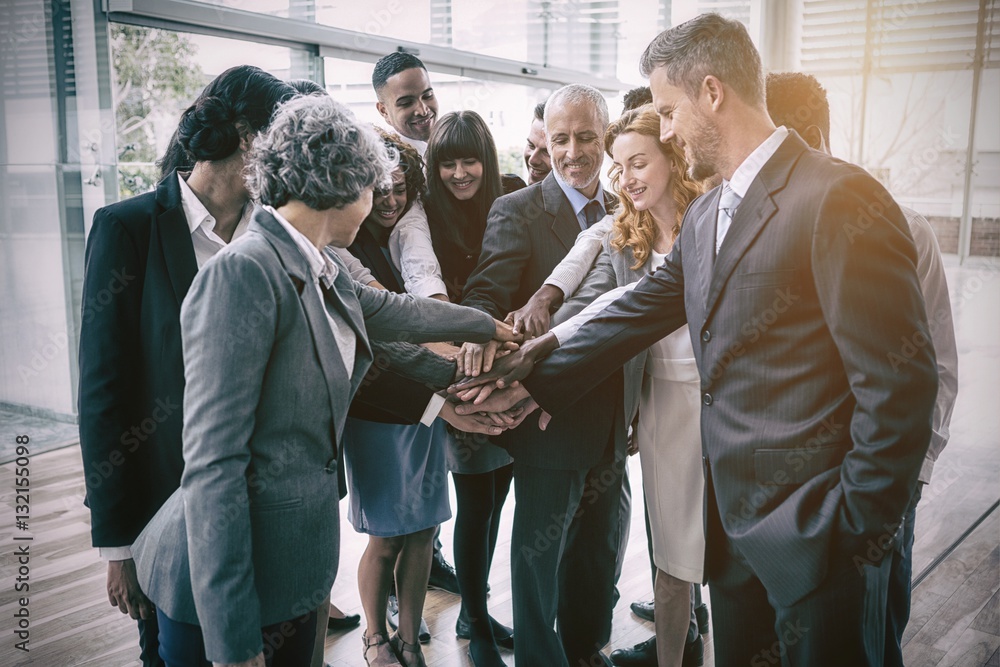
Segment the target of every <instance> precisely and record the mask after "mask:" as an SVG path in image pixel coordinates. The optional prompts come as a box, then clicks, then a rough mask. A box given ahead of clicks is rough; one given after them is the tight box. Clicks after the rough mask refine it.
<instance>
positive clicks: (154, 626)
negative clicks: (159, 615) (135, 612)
mask: <svg viewBox="0 0 1000 667" xmlns="http://www.w3.org/2000/svg"><path fill="white" fill-rule="evenodd" d="M136 623H137V624H138V626H139V651H140V654H139V659H140V660H141V661H142V667H163V660H162V659H161V658H160V641H159V634H160V626H159V624H158V623H157V622H156V616H155V615H154V616H151V617H150V618H148V619H146V620H145V621H144V620H142V619H141V618H140V619H139V620H137V621H136Z"/></svg>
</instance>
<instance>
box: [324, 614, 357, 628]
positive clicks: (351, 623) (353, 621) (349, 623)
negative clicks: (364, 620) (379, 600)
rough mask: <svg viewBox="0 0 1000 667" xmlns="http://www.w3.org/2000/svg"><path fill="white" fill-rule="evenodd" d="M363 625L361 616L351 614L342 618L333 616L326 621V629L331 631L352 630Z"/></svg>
mask: <svg viewBox="0 0 1000 667" xmlns="http://www.w3.org/2000/svg"><path fill="white" fill-rule="evenodd" d="M359 625H361V614H350V615H348V616H343V617H341V618H334V617H333V616H331V617H330V618H328V619H327V621H326V627H328V628H329V629H331V630H350V629H351V628H356V627H358V626H359Z"/></svg>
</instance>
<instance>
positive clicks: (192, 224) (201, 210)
mask: <svg viewBox="0 0 1000 667" xmlns="http://www.w3.org/2000/svg"><path fill="white" fill-rule="evenodd" d="M190 173H191V172H186V173H185V175H190ZM177 181H178V182H179V183H180V188H181V209H182V210H183V211H184V218H185V219H186V220H187V223H188V229H190V230H191V233H192V234H194V233H195V231H196V230H197V229H198V228H199V227H201V228H202V231H204V232H205V233H206V234H208V233H210V232H214V231H215V217H214V216H213V215H212V214H211V213H209V212H208V209H207V208H205V205H204V204H202V203H201V200H200V199H198V195H196V194H195V193H194V190H192V189H191V186H190V185H188V184H187V181H186V180H185V179H184V177H183V176H181V172H177ZM252 213H253V202H250V201H248V202H247V203H246V204H244V205H243V213H241V214H240V221H239V223H237V225H236V229H235V230H234V231H233V240H234V241H235V240H236V239H237V238H238V237H240V236H242V234H243V232H244V231H245V230H246V227H247V224H249V222H250V217H251V214H252Z"/></svg>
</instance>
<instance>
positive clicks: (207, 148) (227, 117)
mask: <svg viewBox="0 0 1000 667" xmlns="http://www.w3.org/2000/svg"><path fill="white" fill-rule="evenodd" d="M177 139H178V141H180V143H181V145H182V146H183V147H184V149H185V150H186V151H187V152H188V154H190V156H191V157H192V158H194V160H195V161H202V160H208V161H211V160H222V159H225V158H227V157H229V156H230V155H232V154H233V153H235V152H236V149H237V148H239V146H240V132H239V130H238V129H237V127H236V113H235V112H234V110H233V108H232V106H231V105H230V104H228V103H227V102H226V101H225V100H222V99H221V98H218V97H206V98H201V99H198V100H196V101H195V103H194V104H192V105H191V106H190V107H188V109H187V111H185V112H184V115H183V116H182V117H181V122H180V125H179V126H178V128H177Z"/></svg>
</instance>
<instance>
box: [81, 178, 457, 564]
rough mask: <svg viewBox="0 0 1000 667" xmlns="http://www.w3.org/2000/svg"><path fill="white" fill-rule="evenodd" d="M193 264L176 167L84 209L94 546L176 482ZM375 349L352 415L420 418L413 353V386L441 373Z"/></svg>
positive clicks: (444, 378) (132, 523) (84, 432)
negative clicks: (185, 314) (184, 328)
mask: <svg viewBox="0 0 1000 667" xmlns="http://www.w3.org/2000/svg"><path fill="white" fill-rule="evenodd" d="M197 270H198V265H197V261H196V260H195V255H194V247H193V246H192V244H191V230H190V228H189V227H188V223H187V220H186V219H185V217H184V210H183V208H182V206H181V193H180V186H179V184H178V183H177V174H176V172H173V173H171V174H170V175H169V176H168V177H166V178H165V179H163V181H161V182H160V183H159V184H158V185H157V188H156V190H155V191H153V192H149V193H146V194H143V195H139V196H137V197H133V198H131V199H128V200H126V201H123V202H119V203H117V204H112V205H110V206H107V207H104V208H102V209H100V210H98V211H97V213H96V214H95V215H94V224H93V227H92V229H91V231H90V235H89V237H88V239H87V250H86V262H85V270H84V284H83V318H82V327H81V330H80V395H79V410H80V446H81V449H82V453H83V467H84V474H85V477H86V484H87V501H86V502H87V505H88V506H89V507H90V512H91V535H92V539H93V544H94V546H98V547H102V546H108V547H111V546H126V545H129V544H131V543H132V542H133V540H135V538H136V536H137V535H138V534H139V531H141V530H142V528H143V526H145V525H146V522H147V521H149V519H150V517H152V516H153V514H154V513H155V512H156V510H157V509H158V508H159V507H160V505H162V504H163V502H164V501H165V500H166V499H167V497H168V496H170V494H171V493H173V491H174V490H175V489H176V488H177V487H178V486H179V485H180V480H181V472H182V471H183V468H184V462H183V459H182V457H181V424H182V421H183V415H182V409H181V403H182V400H183V395H184V363H183V359H182V356H181V338H180V309H181V302H182V301H183V300H184V297H185V296H186V295H187V291H188V288H189V287H190V286H191V281H192V280H193V279H194V276H195V273H196V272H197ZM373 346H374V347H375V354H376V361H377V365H376V366H375V367H374V368H373V369H371V370H370V371H369V373H368V374H367V376H366V378H365V382H363V384H362V389H361V391H360V392H359V393H358V396H357V401H358V402H357V403H356V404H352V414H354V412H353V408H354V406H359V407H358V408H357V409H358V410H359V411H360V412H359V414H360V415H364V414H367V413H366V412H365V410H366V407H365V406H370V405H375V406H378V410H379V411H380V412H384V411H386V410H387V411H389V412H391V414H392V415H394V416H395V417H397V418H398V419H399V420H400V421H403V422H406V423H414V422H416V421H418V420H419V419H420V416H421V415H422V413H423V410H424V408H425V407H426V404H427V401H426V400H424V401H423V403H422V404H421V403H420V401H419V397H417V398H414V397H413V392H410V391H409V390H408V389H409V388H411V387H412V386H414V385H413V383H412V382H411V381H410V380H409V379H407V375H408V374H409V375H413V374H414V371H416V370H417V369H415V368H414V365H415V364H418V359H419V360H420V362H419V363H420V364H422V365H420V367H419V372H416V375H417V379H416V380H414V381H415V382H416V385H415V386H417V387H419V386H421V385H422V383H423V382H429V383H430V384H431V385H432V386H435V387H436V388H441V387H443V386H447V384H448V382H449V381H450V380H451V375H450V371H449V370H448V369H447V368H445V367H444V366H443V365H441V363H440V358H438V357H436V355H434V354H433V353H431V352H427V351H426V350H425V351H424V352H426V355H425V354H422V353H420V352H414V351H413V350H412V349H411V348H410V347H407V346H405V345H404V344H397V343H388V344H381V343H379V344H374V345H373ZM389 359H392V360H394V362H393V363H392V364H391V365H390V364H389V363H388V361H387V360H389ZM390 366H391V367H390ZM403 369H407V370H403ZM397 371H399V373H397Z"/></svg>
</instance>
